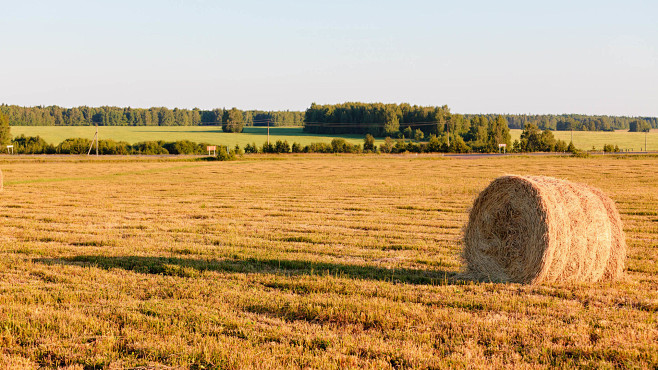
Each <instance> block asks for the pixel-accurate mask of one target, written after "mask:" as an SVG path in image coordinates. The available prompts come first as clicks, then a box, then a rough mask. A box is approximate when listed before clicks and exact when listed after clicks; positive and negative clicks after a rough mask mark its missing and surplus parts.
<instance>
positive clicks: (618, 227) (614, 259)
mask: <svg viewBox="0 0 658 370" xmlns="http://www.w3.org/2000/svg"><path fill="white" fill-rule="evenodd" d="M590 190H591V191H592V192H593V193H594V194H596V195H597V196H598V197H599V199H601V201H602V202H603V205H604V206H605V209H606V211H607V212H608V218H609V219H610V227H611V228H612V246H611V249H610V259H609V260H608V265H607V266H606V268H605V272H604V273H603V279H604V280H615V279H618V278H620V277H622V276H623V274H624V267H625V266H626V233H624V229H623V225H622V222H621V217H619V211H618V210H617V206H616V205H615V202H614V201H613V200H612V199H610V198H609V197H608V196H607V195H605V194H604V193H603V192H602V191H601V190H599V189H597V188H594V187H590Z"/></svg>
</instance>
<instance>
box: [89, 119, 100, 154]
mask: <svg viewBox="0 0 658 370" xmlns="http://www.w3.org/2000/svg"><path fill="white" fill-rule="evenodd" d="M94 142H96V155H98V125H96V133H95V134H94V139H93V140H92V141H91V145H89V151H87V155H90V154H91V148H93V147H94Z"/></svg>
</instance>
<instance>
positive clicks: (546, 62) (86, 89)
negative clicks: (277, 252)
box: [0, 0, 658, 116]
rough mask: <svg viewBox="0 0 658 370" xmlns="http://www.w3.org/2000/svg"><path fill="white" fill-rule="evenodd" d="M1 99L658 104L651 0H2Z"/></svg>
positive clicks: (291, 105) (648, 109)
mask: <svg viewBox="0 0 658 370" xmlns="http://www.w3.org/2000/svg"><path fill="white" fill-rule="evenodd" d="M0 5H1V9H2V11H1V12H0V103H4V104H16V105H23V106H35V105H59V106H63V107H73V106H82V105H87V106H101V105H111V106H123V107H125V106H131V107H152V106H158V107H159V106H164V107H169V108H174V107H178V108H194V107H198V108H201V109H211V108H222V107H226V108H230V107H238V108H241V109H263V110H286V109H289V110H304V109H306V108H307V107H308V106H310V104H311V103H313V102H315V103H318V104H334V103H342V102H348V101H360V102H385V103H401V102H407V103H410V104H418V105H448V106H449V107H450V110H451V111H452V112H453V113H510V114H523V113H531V114H562V113H581V114H605V115H628V116H658V16H657V15H658V2H657V1H633V0H627V1H605V0H602V1H578V0H572V1H560V0H558V1H505V0H500V1H468V0H466V1H417V0H407V1H404V2H402V1H399V0H398V1H388V0H379V1H359V0H352V1H343V0H332V1H311V0H307V1H293V0H280V1H256V0H243V1H210V0H206V1H204V0H188V1H183V0H157V1H156V0H152V1H151V0H130V1H123V0H115V1H94V0H86V1H67V0H63V1H33V0H22V1H5V0H0Z"/></svg>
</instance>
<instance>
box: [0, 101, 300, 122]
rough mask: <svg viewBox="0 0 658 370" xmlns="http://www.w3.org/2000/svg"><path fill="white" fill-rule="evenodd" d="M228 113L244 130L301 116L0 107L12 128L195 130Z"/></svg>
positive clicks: (260, 112)
mask: <svg viewBox="0 0 658 370" xmlns="http://www.w3.org/2000/svg"><path fill="white" fill-rule="evenodd" d="M227 111H238V112H239V113H240V115H241V116H242V117H241V122H243V124H244V125H245V126H266V125H267V124H268V121H269V124H270V125H271V126H284V125H285V126H302V124H303V121H304V112H299V111H287V110H286V111H263V110H240V109H237V108H232V109H230V110H227V109H223V108H217V109H212V110H201V109H198V108H194V109H178V108H174V109H169V108H165V107H152V108H131V107H126V108H122V107H110V106H102V107H87V106H81V107H73V108H63V107H58V106H56V105H51V106H47V107H43V106H36V107H21V106H18V105H6V104H2V105H0V113H4V114H6V115H7V117H8V118H9V124H10V125H12V126H87V125H99V126H198V125H220V124H222V123H223V117H224V116H225V113H226V112H227Z"/></svg>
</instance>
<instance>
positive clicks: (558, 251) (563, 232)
mask: <svg viewBox="0 0 658 370" xmlns="http://www.w3.org/2000/svg"><path fill="white" fill-rule="evenodd" d="M462 257H463V259H464V260H465V262H466V265H467V267H466V268H467V271H466V274H467V276H468V277H470V278H474V279H479V280H491V281H499V282H518V283H529V284H536V283H547V282H595V281H599V280H614V279H617V278H619V277H621V275H622V273H623V270H624V262H625V258H626V240H625V235H624V232H623V230H622V223H621V219H620V218H619V213H618V212H617V208H616V206H615V204H614V202H613V201H612V200H611V199H610V198H608V197H607V196H606V195H605V194H603V193H602V192H601V191H600V190H598V189H596V188H593V187H590V186H588V185H583V184H577V183H573V182H569V181H564V180H559V179H555V178H551V177H544V176H515V175H510V176H503V177H499V178H497V179H495V180H494V181H493V182H492V183H491V184H489V186H488V187H487V188H486V189H484V190H483V191H482V192H481V193H480V195H479V196H478V198H477V199H476V200H475V203H474V204H473V208H472V209H471V213H470V215H469V221H468V225H467V226H466V229H465V232H464V250H463V253H462Z"/></svg>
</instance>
